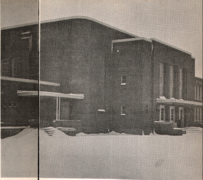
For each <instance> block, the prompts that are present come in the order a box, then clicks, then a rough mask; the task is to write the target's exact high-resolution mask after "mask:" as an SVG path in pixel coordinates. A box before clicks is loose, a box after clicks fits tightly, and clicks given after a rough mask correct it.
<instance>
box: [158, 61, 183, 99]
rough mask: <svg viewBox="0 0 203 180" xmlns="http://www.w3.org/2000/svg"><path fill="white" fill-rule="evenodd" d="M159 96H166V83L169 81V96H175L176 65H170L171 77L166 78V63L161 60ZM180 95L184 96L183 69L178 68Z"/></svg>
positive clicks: (180, 97)
mask: <svg viewBox="0 0 203 180" xmlns="http://www.w3.org/2000/svg"><path fill="white" fill-rule="evenodd" d="M159 76H160V82H159V96H165V94H164V84H165V83H169V97H170V98H173V97H174V78H175V77H174V66H171V65H170V66H169V79H165V78H166V76H165V64H164V63H162V62H160V64H159ZM178 97H179V99H182V98H183V69H182V68H179V70H178Z"/></svg>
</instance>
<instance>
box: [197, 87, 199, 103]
mask: <svg viewBox="0 0 203 180" xmlns="http://www.w3.org/2000/svg"><path fill="white" fill-rule="evenodd" d="M197 100H199V86H197Z"/></svg>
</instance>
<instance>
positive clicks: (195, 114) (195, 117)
mask: <svg viewBox="0 0 203 180" xmlns="http://www.w3.org/2000/svg"><path fill="white" fill-rule="evenodd" d="M194 121H197V108H194Z"/></svg>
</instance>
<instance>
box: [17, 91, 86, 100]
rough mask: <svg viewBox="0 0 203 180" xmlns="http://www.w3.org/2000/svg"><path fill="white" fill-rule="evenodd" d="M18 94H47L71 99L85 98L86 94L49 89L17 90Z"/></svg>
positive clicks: (47, 95)
mask: <svg viewBox="0 0 203 180" xmlns="http://www.w3.org/2000/svg"><path fill="white" fill-rule="evenodd" d="M17 94H18V96H46V97H61V98H69V99H84V94H72V93H70V94H65V93H59V92H49V91H21V90H18V91H17Z"/></svg>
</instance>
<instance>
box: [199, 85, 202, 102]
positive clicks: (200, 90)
mask: <svg viewBox="0 0 203 180" xmlns="http://www.w3.org/2000/svg"><path fill="white" fill-rule="evenodd" d="M199 100H200V101H202V87H199Z"/></svg>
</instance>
